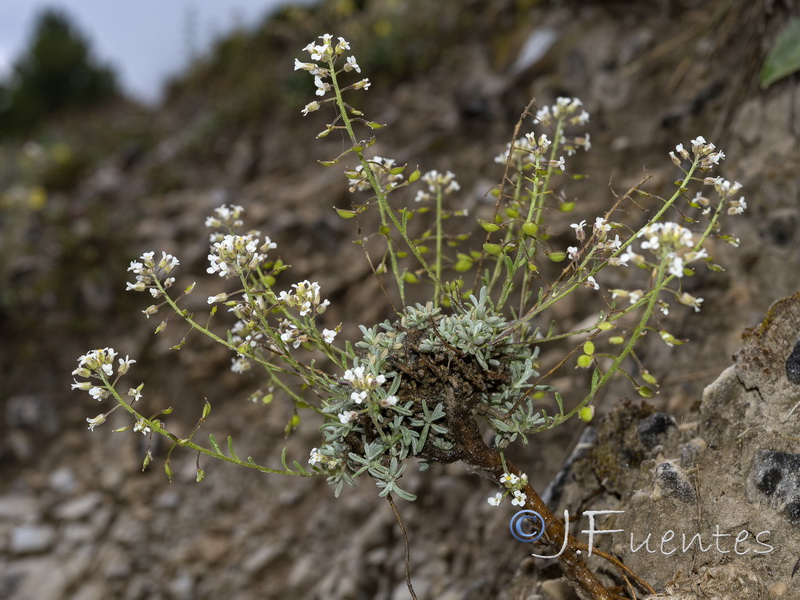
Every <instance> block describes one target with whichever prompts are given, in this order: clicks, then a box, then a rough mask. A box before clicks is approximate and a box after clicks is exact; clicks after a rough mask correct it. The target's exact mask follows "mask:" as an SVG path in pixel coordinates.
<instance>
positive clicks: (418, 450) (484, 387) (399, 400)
mask: <svg viewBox="0 0 800 600" xmlns="http://www.w3.org/2000/svg"><path fill="white" fill-rule="evenodd" d="M509 328H510V323H509V322H508V321H507V320H506V318H505V317H503V316H502V315H501V314H499V313H498V312H497V311H496V310H495V308H494V306H493V304H492V302H491V300H490V299H489V297H488V295H487V291H486V289H482V290H481V292H480V294H479V296H478V297H477V298H476V297H475V296H472V297H471V298H470V302H469V303H468V304H467V305H466V306H465V307H458V308H455V309H454V312H453V313H452V314H448V315H445V314H443V313H442V309H441V308H440V307H434V306H433V304H432V303H430V302H429V303H428V304H425V305H421V304H417V305H416V306H413V307H411V306H409V307H406V309H405V310H404V311H403V314H402V315H401V316H400V318H399V319H398V320H397V321H395V322H394V323H392V322H389V321H385V322H384V323H382V324H380V325H378V326H375V327H372V328H370V329H368V328H366V327H363V326H362V327H361V330H362V333H363V339H362V341H360V342H358V343H357V344H356V347H357V349H358V352H359V357H358V358H356V359H355V360H354V362H353V366H354V367H363V368H364V370H365V371H366V372H368V373H370V374H371V375H373V376H378V375H380V374H383V375H384V377H385V378H386V382H387V383H386V385H384V386H381V387H379V388H376V389H374V390H371V393H370V396H369V398H368V399H367V400H366V401H363V402H358V403H357V402H356V401H355V400H353V399H352V398H351V394H350V392H351V388H350V387H349V386H347V385H344V384H342V385H341V386H340V387H339V388H337V389H335V390H331V391H332V398H330V399H329V401H328V402H327V403H326V406H325V407H324V410H325V412H327V413H330V414H333V415H335V414H342V413H344V412H347V411H354V412H355V414H356V415H357V416H355V417H354V418H352V419H349V420H347V421H346V422H344V423H343V422H341V420H338V419H337V420H333V419H331V420H330V421H329V422H327V423H325V424H324V425H323V426H322V428H321V430H322V433H323V435H324V445H323V447H321V448H320V450H319V451H320V453H321V454H322V455H323V456H324V457H325V460H324V461H323V462H322V463H321V466H323V467H324V469H325V470H327V471H328V472H329V474H330V479H329V483H331V484H334V485H336V493H337V495H338V494H339V493H340V492H341V489H342V487H343V485H344V483H345V482H346V483H348V484H351V485H352V484H353V483H354V481H353V480H354V478H355V477H358V476H359V475H362V474H364V473H369V474H370V475H371V476H372V477H373V478H374V479H375V481H376V483H377V485H378V486H379V487H380V488H382V491H381V494H380V495H381V496H385V495H386V494H388V493H390V492H396V493H397V494H398V495H399V496H400V497H402V498H405V499H407V500H413V499H414V498H415V496H414V495H413V494H411V493H409V492H407V491H405V490H402V489H400V488H399V487H398V485H397V481H398V479H399V478H400V477H401V476H402V474H403V471H404V470H405V467H406V464H405V460H406V459H407V458H409V457H416V458H418V459H420V463H419V465H420V469H424V468H427V466H428V464H429V463H431V462H438V463H452V462H455V461H459V460H460V461H464V462H466V463H468V464H471V465H473V466H481V465H485V464H487V462H486V455H487V453H495V454H496V452H497V449H496V448H494V449H493V448H491V447H490V446H487V444H486V443H485V442H484V441H483V435H482V431H481V422H485V423H488V425H489V426H490V427H491V428H492V429H493V430H494V431H495V434H496V435H495V442H494V443H495V445H496V446H504V445H506V444H508V443H509V442H511V441H514V440H516V439H517V438H518V437H521V438H522V440H523V441H525V442H527V438H525V433H526V432H530V431H533V430H536V429H541V428H542V427H543V426H544V424H545V418H544V417H543V416H542V415H541V413H540V411H538V410H536V409H535V408H534V406H533V403H532V401H531V400H530V399H529V398H528V397H527V392H529V391H530V387H531V385H532V384H531V380H532V379H533V378H534V377H537V376H538V373H537V371H536V370H535V368H534V361H535V359H536V356H537V354H538V349H531V348H530V347H529V346H527V345H524V344H515V343H513V342H512V341H511V336H509V335H508V332H509Z"/></svg>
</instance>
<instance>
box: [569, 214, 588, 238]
mask: <svg viewBox="0 0 800 600" xmlns="http://www.w3.org/2000/svg"><path fill="white" fill-rule="evenodd" d="M570 227H572V228H573V229H574V230H575V237H576V238H578V241H581V240H583V239H585V238H586V233H584V231H583V228H584V227H586V219H584V220H583V221H581V222H580V223H572V224H571V225H570Z"/></svg>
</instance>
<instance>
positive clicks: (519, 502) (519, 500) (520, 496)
mask: <svg viewBox="0 0 800 600" xmlns="http://www.w3.org/2000/svg"><path fill="white" fill-rule="evenodd" d="M527 498H528V496H527V495H526V494H524V493H523V492H521V491H519V490H514V499H513V500H512V501H511V504H513V505H514V506H525V500H526V499H527Z"/></svg>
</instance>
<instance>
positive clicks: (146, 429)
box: [133, 419, 150, 435]
mask: <svg viewBox="0 0 800 600" xmlns="http://www.w3.org/2000/svg"><path fill="white" fill-rule="evenodd" d="M133 430H134V431H141V432H142V435H147V434H148V433H150V426H149V425H148V424H147V421H145V420H144V419H139V420H138V421H136V423H135V424H134V426H133Z"/></svg>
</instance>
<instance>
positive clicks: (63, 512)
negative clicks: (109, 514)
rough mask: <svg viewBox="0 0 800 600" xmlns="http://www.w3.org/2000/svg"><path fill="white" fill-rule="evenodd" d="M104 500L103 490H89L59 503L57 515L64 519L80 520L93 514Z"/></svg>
mask: <svg viewBox="0 0 800 600" xmlns="http://www.w3.org/2000/svg"><path fill="white" fill-rule="evenodd" d="M102 501H103V494H102V493H101V492H89V493H88V494H83V495H81V496H78V497H77V498H74V499H72V500H68V501H67V502H64V503H62V504H61V505H59V506H58V507H57V508H56V510H55V515H56V517H57V518H58V519H60V520H62V521H79V520H81V519H85V518H86V517H88V516H89V515H91V514H92V513H93V512H94V511H95V509H96V508H97V507H98V506H99V505H100V503H102Z"/></svg>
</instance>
